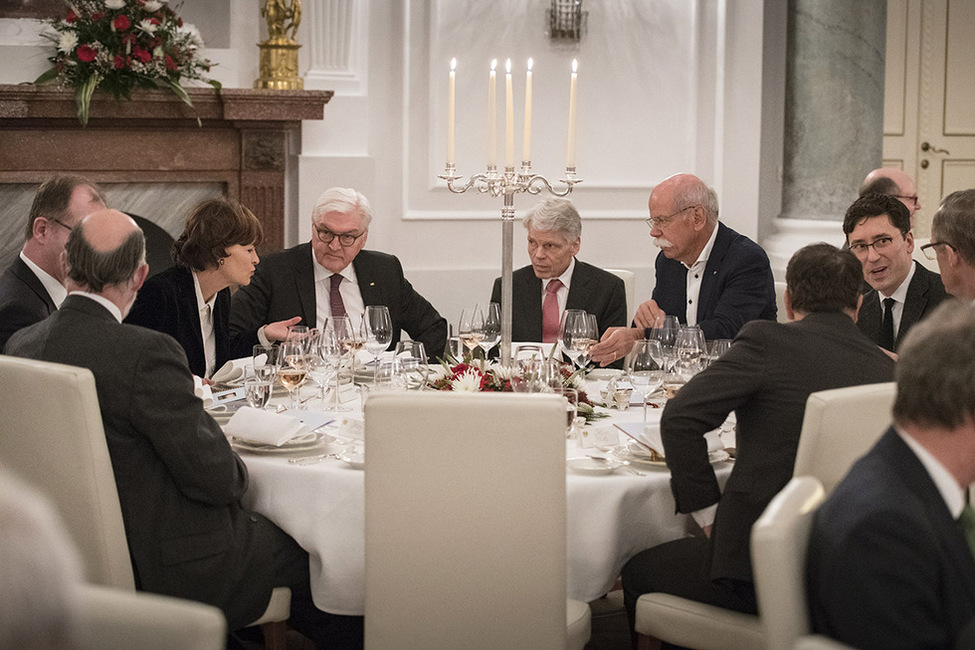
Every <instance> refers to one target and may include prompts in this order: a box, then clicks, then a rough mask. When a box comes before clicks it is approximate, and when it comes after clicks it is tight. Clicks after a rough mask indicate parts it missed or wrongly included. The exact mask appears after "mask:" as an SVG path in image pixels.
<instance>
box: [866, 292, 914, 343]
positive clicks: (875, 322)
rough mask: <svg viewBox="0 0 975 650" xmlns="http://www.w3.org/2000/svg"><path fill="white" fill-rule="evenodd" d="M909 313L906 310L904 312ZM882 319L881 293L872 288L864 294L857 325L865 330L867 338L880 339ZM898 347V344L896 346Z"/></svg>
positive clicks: (902, 322)
mask: <svg viewBox="0 0 975 650" xmlns="http://www.w3.org/2000/svg"><path fill="white" fill-rule="evenodd" d="M904 315H905V316H906V315H907V314H906V312H905V314H904ZM881 320H882V316H881V310H880V295H879V294H878V293H877V290H876V289H871V290H870V291H868V292H867V293H865V294H863V304H862V305H860V311H859V312H858V313H857V327H859V328H860V331H861V332H863V333H864V334H865V335H866V336H867V338H869V339H870V340H871V341H875V342H876V341H878V340H880V322H881ZM903 324H904V320H903V318H902V319H901V327H903V326H904V325H903ZM894 347H896V345H895V346H894Z"/></svg>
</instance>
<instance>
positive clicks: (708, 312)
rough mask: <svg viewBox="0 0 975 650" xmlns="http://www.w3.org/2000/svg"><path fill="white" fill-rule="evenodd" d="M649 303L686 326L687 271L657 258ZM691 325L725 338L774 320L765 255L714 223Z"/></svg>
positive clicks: (772, 290)
mask: <svg viewBox="0 0 975 650" xmlns="http://www.w3.org/2000/svg"><path fill="white" fill-rule="evenodd" d="M656 267H657V280H656V285H655V286H654V288H653V299H654V300H656V301H657V305H658V306H659V307H660V308H661V309H663V310H664V312H666V313H667V314H671V315H674V316H677V318H678V320H680V322H681V323H686V322H687V267H685V266H684V265H683V264H681V263H680V262H678V261H677V260H671V259H667V257H666V256H665V255H664V254H663V251H661V252H660V253H659V254H658V255H657V263H656ZM698 300H699V302H698V305H697V324H698V325H700V326H701V330H703V331H704V336H705V338H707V339H708V340H709V341H710V340H711V339H731V338H734V337H735V335H736V334H738V330H740V329H741V326H742V325H744V324H745V323H747V322H748V321H750V320H755V319H758V318H761V319H763V320H771V321H774V320H775V282H774V281H773V280H772V268H771V267H770V266H769V261H768V255H766V254H765V251H764V250H762V248H761V247H760V246H759V245H758V244H756V243H755V242H753V241H752V240H750V239H749V238H748V237H745V236H744V235H739V234H738V233H736V232H735V231H734V230H732V229H731V228H729V227H727V226H726V225H724V224H723V223H720V222H719V223H718V234H717V236H716V237H715V240H714V247H713V248H712V249H711V255H710V256H709V257H708V261H707V264H706V265H705V267H704V278H703V279H702V281H701V292H700V295H699V296H698Z"/></svg>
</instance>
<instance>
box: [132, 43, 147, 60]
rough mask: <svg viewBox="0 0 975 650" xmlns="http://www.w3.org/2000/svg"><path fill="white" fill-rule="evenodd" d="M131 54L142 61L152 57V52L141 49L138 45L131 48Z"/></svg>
mask: <svg viewBox="0 0 975 650" xmlns="http://www.w3.org/2000/svg"><path fill="white" fill-rule="evenodd" d="M132 56H134V57H135V58H137V59H139V60H140V61H142V62H143V63H148V62H149V60H150V59H152V54H150V53H149V52H148V51H147V50H143V49H142V48H141V47H139V46H138V45H137V46H135V47H133V48H132Z"/></svg>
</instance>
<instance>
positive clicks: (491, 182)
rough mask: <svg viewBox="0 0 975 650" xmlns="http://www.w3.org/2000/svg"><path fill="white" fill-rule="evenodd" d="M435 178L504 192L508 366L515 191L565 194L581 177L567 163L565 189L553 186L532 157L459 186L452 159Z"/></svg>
mask: <svg viewBox="0 0 975 650" xmlns="http://www.w3.org/2000/svg"><path fill="white" fill-rule="evenodd" d="M437 178H442V179H443V180H445V181H447V189H448V190H450V191H451V192H453V193H454V194H463V193H464V192H466V191H468V190H470V189H472V188H473V189H475V190H477V191H478V192H480V193H482V194H490V195H491V196H501V195H503V196H504V204H503V205H502V206H501V364H502V365H504V366H510V365H511V288H512V287H511V273H512V259H513V258H512V247H513V245H514V221H515V194H516V193H522V192H527V193H528V194H540V193H541V192H542V189H543V188H544V189H546V190H548V192H549V193H550V194H554V195H555V196H566V195H568V194H569V193H571V192H572V187H573V186H574V185H575V184H576V183H581V182H582V181H581V179H578V178H576V168H575V167H566V168H565V177H564V178H560V179H559V181H558V182H559V183H562V184H564V185H565V189H562V190H559V189H557V188H556V187H553V186H552V184H551V183H550V182H549V181H548V179H547V178H545V177H544V176H541V175H540V174H534V173H532V164H531V161H522V163H521V171H519V172H515V168H514V167H505V169H504V172H503V173H500V172H498V168H497V166H495V165H488V168H487V171H486V172H485V173H483V174H473V175H472V176H471V177H470V178H469V179H468V180H467V182H466V183H464V184H463V185H460V186H458V185H455V182H456V181H458V180H460V179H461V178H462V177H461V176H460V175H458V174H457V166H456V165H455V164H454V163H447V164H446V166H445V167H444V173H443V174H440V175H438V176H437Z"/></svg>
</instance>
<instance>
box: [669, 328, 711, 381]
mask: <svg viewBox="0 0 975 650" xmlns="http://www.w3.org/2000/svg"><path fill="white" fill-rule="evenodd" d="M675 349H676V353H675V358H676V360H675V362H674V369H675V370H676V372H677V374H678V375H680V376H681V378H682V379H683V380H684V381H685V382H686V381H690V380H691V377H693V376H694V375H696V374H697V373H699V372H701V370H702V369H703V368H704V366H703V363H704V361H703V357H704V354H705V352H706V349H707V348H706V344H705V341H704V332H702V331H701V328H700V327H698V326H697V325H689V326H687V327H682V328H680V332H678V334H677V345H676V348H675Z"/></svg>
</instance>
